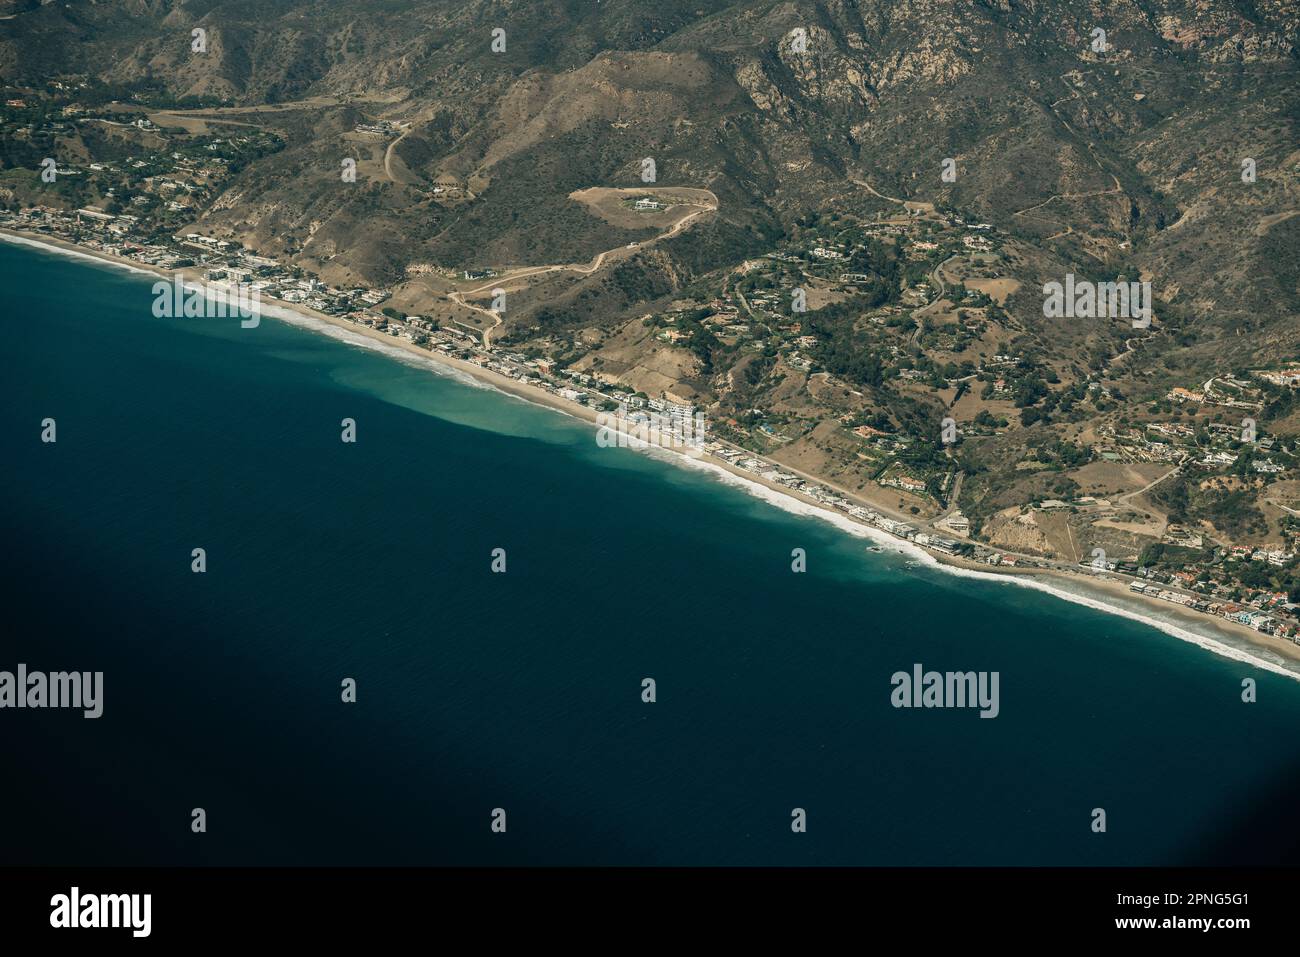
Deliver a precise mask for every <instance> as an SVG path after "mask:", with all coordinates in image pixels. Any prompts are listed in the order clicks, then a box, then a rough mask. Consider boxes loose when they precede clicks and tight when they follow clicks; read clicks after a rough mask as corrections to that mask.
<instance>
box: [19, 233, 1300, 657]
mask: <svg viewBox="0 0 1300 957" xmlns="http://www.w3.org/2000/svg"><path fill="white" fill-rule="evenodd" d="M0 237H8V238H9V239H10V240H11V241H16V242H18V243H19V244H21V245H33V246H38V247H43V248H45V249H47V250H53V251H58V252H61V253H66V254H69V255H73V256H76V257H79V258H86V259H92V260H98V261H100V262H104V263H110V264H112V265H115V266H118V267H122V268H127V269H130V270H132V271H134V272H137V273H152V274H154V275H157V276H160V277H162V278H166V279H171V278H172V276H173V275H174V274H175V272H177V271H179V272H181V273H182V275H183V276H184V277H185V278H186V279H187V280H190V281H193V282H196V283H198V282H202V270H201V269H199V268H197V267H189V268H184V269H181V270H164V269H161V268H158V267H155V266H150V265H147V264H144V263H139V262H136V261H135V260H132V259H127V258H124V257H121V256H117V255H114V254H111V253H105V252H101V251H99V250H95V249H89V248H86V247H83V246H78V245H76V244H75V243H71V242H68V241H66V240H62V239H59V238H57V237H53V236H48V235H45V234H43V233H30V232H21V231H17V230H11V229H0ZM260 312H261V314H262V315H263V316H266V317H270V318H274V319H280V320H282V321H288V322H292V323H293V324H295V325H300V326H303V327H304V328H311V327H313V326H318V324H324V325H325V326H328V327H330V328H329V329H320V328H319V327H318V329H317V331H321V332H325V333H327V334H335V335H337V334H336V333H334V332H333V330H343V331H346V332H347V333H349V334H350V337H352V336H355V337H358V338H356V339H354V340H353V341H354V342H355V343H357V344H359V345H364V344H365V341H366V340H370V341H372V342H373V343H375V345H376V347H377V346H378V345H380V344H382V345H383V346H385V347H387V348H388V349H394V348H396V349H400V350H401V351H402V352H404V353H407V354H409V355H410V356H412V357H415V358H419V359H421V360H424V361H426V362H432V363H435V364H437V365H439V366H443V367H445V368H449V369H454V370H457V371H459V372H461V373H463V374H465V375H466V376H469V377H471V378H472V379H474V380H476V381H477V382H479V383H481V384H483V385H486V386H490V387H492V388H494V389H497V390H498V391H500V392H504V393H506V394H509V395H512V396H515V397H517V398H520V399H523V400H526V401H528V402H532V403H534V404H536V405H541V406H545V407H547V408H550V409H553V410H555V411H557V412H562V413H564V414H565V415H569V416H572V417H574V418H578V419H582V420H584V421H587V422H590V423H592V424H593V425H595V424H596V422H597V413H596V410H594V409H591V408H589V407H587V406H585V405H582V404H580V403H577V402H571V401H569V400H567V399H562V398H560V397H559V396H555V395H552V394H551V393H550V392H549V391H547V390H546V389H543V388H539V387H537V386H532V385H527V384H524V383H521V382H518V381H517V380H515V379H512V378H510V377H509V376H505V375H501V374H500V373H497V372H494V371H492V370H491V369H486V368H484V367H482V366H479V365H477V364H476V363H473V362H466V361H464V360H462V359H458V358H455V357H452V356H448V355H444V354H443V353H440V352H437V351H435V350H430V349H425V348H422V347H420V346H417V345H415V344H414V343H413V342H410V341H409V340H407V339H405V338H401V337H396V336H390V335H386V334H385V333H382V332H379V331H377V330H375V329H372V328H369V327H366V326H362V325H359V324H357V323H353V322H349V321H347V320H345V319H341V318H339V317H336V316H330V315H326V314H324V313H320V312H317V311H315V310H313V309H310V308H307V307H305V306H303V305H301V304H298V303H294V304H287V303H279V302H275V301H270V302H264V303H263V304H262V306H261V308H260ZM350 337H346V338H350ZM341 338H344V337H341ZM649 451H650V453H651V454H654V455H656V456H664V457H665V460H667V461H674V462H677V463H680V464H683V465H687V466H690V467H693V468H696V469H706V470H708V471H711V472H713V473H714V474H715V475H718V476H719V477H725V479H726V480H728V481H729V483H730V484H736V485H739V486H741V487H744V488H745V489H746V490H747V491H749V492H750V493H751V494H758V496H759V497H761V498H763V499H764V500H766V501H769V502H771V503H772V504H774V505H777V506H778V507H782V508H784V509H786V510H787V511H792V512H796V513H799V514H805V515H811V516H815V517H818V518H822V519H824V520H827V521H831V522H833V523H834V524H836V525H837V526H838V527H840V528H843V529H845V530H846V531H848V532H850V533H851V534H854V535H856V536H859V537H864V538H870V539H872V540H873V541H875V542H878V543H880V544H882V545H886V546H887V547H889V548H891V549H895V550H898V551H900V552H904V553H907V554H909V555H910V556H911V557H913V558H914V559H916V560H918V561H921V562H924V563H925V564H927V565H932V566H935V567H938V568H942V569H944V570H946V571H948V572H950V573H954V574H959V575H962V576H965V577H976V578H980V579H983V580H986V581H1002V582H1004V583H1006V584H1009V585H1021V586H1028V587H1035V588H1037V589H1039V590H1042V591H1046V592H1049V593H1051V594H1053V595H1055V596H1057V597H1059V598H1062V599H1064V600H1066V601H1071V602H1075V603H1078V604H1084V605H1087V606H1089V607H1093V608H1096V609H1098V610H1102V611H1106V612H1108V613H1111V614H1115V615H1119V616H1121V617H1125V618H1130V619H1133V620H1138V621H1142V622H1144V623H1145V624H1148V625H1150V626H1152V627H1154V628H1157V629H1159V630H1160V631H1163V632H1165V633H1166V634H1170V635H1173V636H1174V637H1177V638H1180V639H1181V640H1184V641H1189V642H1191V643H1193V644H1196V645H1198V646H1200V647H1203V648H1205V649H1206V650H1208V651H1211V652H1214V653H1215V654H1219V655H1221V656H1224V657H1228V658H1232V659H1234V660H1239V661H1242V662H1245V663H1249V664H1252V665H1255V666H1257V667H1260V668H1264V669H1265V670H1268V671H1272V672H1275V673H1277V674H1282V675H1286V676H1288V677H1291V678H1294V679H1297V680H1300V645H1297V644H1296V643H1294V642H1292V641H1289V640H1287V639H1283V638H1277V637H1274V636H1272V635H1266V634H1263V633H1260V632H1257V631H1255V630H1254V629H1252V628H1249V627H1247V626H1245V625H1241V624H1238V623H1236V622H1229V621H1225V620H1224V619H1221V618H1215V617H1213V616H1210V615H1206V614H1202V613H1200V612H1196V611H1191V610H1188V609H1186V608H1183V607H1182V606H1180V605H1176V604H1174V603H1172V602H1166V601H1161V600H1159V599H1156V598H1152V597H1149V596H1146V595H1141V594H1138V593H1135V592H1132V591H1130V590H1129V588H1128V581H1127V579H1126V578H1123V579H1122V578H1120V577H1115V576H1111V575H1107V576H1097V577H1092V576H1086V577H1085V576H1084V575H1080V574H1072V573H1067V572H1063V571H1059V570H1056V569H1045V568H1017V569H1015V570H1011V569H1005V568H1000V567H998V566H990V565H986V564H984V563H982V562H976V561H971V560H969V559H964V558H960V557H956V556H950V555H943V554H938V553H935V552H932V551H929V550H927V549H924V548H922V547H920V546H918V545H915V544H914V543H911V542H908V541H906V540H904V539H899V538H897V537H895V536H893V535H890V534H889V533H888V532H885V531H884V530H882V529H878V528H876V527H874V526H871V525H867V524H865V523H863V522H859V521H857V520H856V519H854V518H852V517H850V516H848V515H846V514H844V513H842V512H839V511H837V510H834V509H830V508H827V507H826V506H824V505H822V504H821V503H819V502H817V501H816V500H815V499H813V498H811V497H809V496H806V495H803V494H801V493H799V492H797V491H795V490H793V489H790V488H787V487H785V486H782V485H779V484H777V483H775V482H771V481H769V480H767V479H764V478H763V477H762V476H759V475H756V474H754V473H752V472H747V471H745V470H743V469H739V468H737V467H735V466H733V465H731V464H730V463H729V462H726V461H725V460H722V459H718V458H716V457H714V456H711V455H708V454H706V453H704V452H703V451H702V450H698V449H690V448H672V447H667V448H657V447H656V448H653V449H651V450H649ZM773 464H774V466H775V467H778V468H783V469H784V468H785V467H784V466H780V465H776V463H773ZM840 493H841V494H842V495H843V496H844V497H845V498H849V499H851V500H853V501H854V502H855V504H861V505H863V506H864V507H868V508H871V509H873V510H875V511H878V512H881V513H883V514H886V515H888V516H889V517H894V518H897V519H898V520H900V521H907V520H908V517H907V516H903V515H891V514H890V513H889V511H888V510H887V509H884V508H882V507H881V506H880V505H878V504H874V503H870V502H867V501H865V500H860V499H858V498H856V497H855V496H852V495H851V494H849V493H847V492H843V491H842V490H840Z"/></svg>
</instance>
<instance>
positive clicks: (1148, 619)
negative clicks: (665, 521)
mask: <svg viewBox="0 0 1300 957" xmlns="http://www.w3.org/2000/svg"><path fill="white" fill-rule="evenodd" d="M655 451H660V450H655ZM655 457H656V458H662V459H663V460H664V461H674V460H675V461H676V462H677V463H678V464H682V465H686V466H687V467H689V468H694V469H698V470H701V471H705V472H708V473H710V474H711V475H713V476H715V477H716V478H718V479H719V480H720V481H722V482H724V483H726V484H727V485H731V486H733V487H736V488H739V489H742V490H744V491H745V492H747V493H749V494H750V495H752V496H754V497H755V498H759V499H762V500H763V501H765V502H768V503H769V504H772V505H775V506H776V507H777V508H780V509H782V510H783V511H786V512H790V513H791V514H793V515H801V516H807V517H810V518H818V519H821V520H823V521H826V522H829V523H830V524H832V525H834V526H835V527H836V528H838V529H841V530H842V531H846V532H848V533H849V534H850V535H853V536H855V537H857V538H867V539H871V540H872V541H874V542H877V543H880V544H883V545H888V546H890V547H891V548H892V549H894V550H895V551H897V552H899V553H900V554H903V555H907V556H909V557H910V558H912V559H915V560H919V561H921V562H923V563H924V564H925V565H926V567H927V568H932V569H934V570H936V571H939V572H942V573H944V574H946V575H955V576H956V577H958V578H974V579H978V580H980V581H986V582H995V583H998V584H1002V585H1013V586H1018V587H1021V588H1032V589H1034V590H1035V591H1041V592H1045V593H1047V594H1049V595H1051V596H1053V597H1054V598H1060V599H1062V600H1064V601H1068V602H1073V603H1074V604H1076V605H1084V606H1086V607H1088V608H1092V609H1095V610H1097V611H1103V612H1106V613H1108V614H1111V615H1118V616H1119V617H1121V618H1128V619H1130V620H1131V621H1136V622H1140V623H1142V624H1144V625H1148V626H1149V627H1152V628H1155V629H1157V630H1159V631H1161V632H1164V633H1165V634H1167V635H1171V636H1172V637H1174V638H1178V639H1179V640H1181V641H1186V642H1189V643H1190V644H1193V645H1196V646H1197V647H1198V648H1202V649H1204V650H1206V651H1210V652H1213V653H1214V654H1216V655H1219V656H1221V657H1223V658H1229V659H1231V660H1233V661H1239V662H1242V663H1243V664H1248V665H1251V666H1253V667H1256V668H1259V669H1261V670H1264V671H1271V672H1273V673H1274V674H1278V675H1283V676H1285V677H1287V678H1291V679H1293V680H1296V681H1300V672H1298V671H1296V670H1295V669H1294V667H1288V666H1287V664H1288V662H1287V661H1286V659H1284V658H1282V656H1280V655H1275V654H1274V653H1273V652H1270V651H1268V650H1267V649H1259V650H1258V651H1257V650H1255V649H1253V648H1250V649H1247V648H1239V647H1236V646H1234V645H1230V644H1226V643H1225V642H1223V641H1222V640H1220V639H1216V638H1212V637H1210V636H1208V635H1202V634H1199V633H1198V632H1195V631H1191V630H1189V629H1188V628H1186V627H1184V625H1183V624H1182V623H1178V622H1172V621H1167V620H1164V619H1162V618H1159V617H1155V616H1153V615H1150V614H1143V613H1141V612H1137V611H1134V610H1132V609H1129V608H1125V607H1123V606H1120V605H1116V604H1112V603H1111V602H1107V601H1103V600H1102V599H1100V598H1094V597H1092V596H1090V595H1080V594H1078V593H1077V592H1073V591H1070V590H1069V589H1067V588H1063V587H1061V586H1060V585H1058V584H1056V583H1053V582H1050V581H1044V580H1043V579H1041V578H1038V577H1035V576H1031V575H998V574H995V573H993V572H982V571H979V570H978V569H974V568H961V567H959V566H956V565H947V564H944V563H943V562H940V561H939V560H938V559H936V558H935V557H934V555H932V554H931V553H930V552H928V551H927V550H926V549H924V548H922V547H921V546H919V545H916V544H914V543H912V542H907V541H903V540H902V539H899V538H895V537H894V536H893V535H890V534H888V533H887V532H884V531H882V530H879V529H874V528H871V527H869V526H866V525H863V524H861V523H859V522H856V521H854V520H853V519H851V518H849V517H848V516H846V515H841V514H840V513H838V512H836V511H832V510H830V509H827V508H823V507H822V506H819V505H813V504H811V503H808V502H804V501H802V500H800V499H797V498H795V497H793V496H791V495H787V494H786V493H784V492H780V491H777V490H776V489H773V488H769V487H768V486H766V485H763V484H762V483H760V482H755V481H752V480H750V479H747V478H744V477H743V476H740V475H737V474H736V473H735V472H731V471H728V470H727V469H724V468H722V467H721V466H720V465H716V464H714V463H713V462H706V461H702V460H700V459H691V458H687V457H685V456H681V455H671V454H664V455H656V456H655Z"/></svg>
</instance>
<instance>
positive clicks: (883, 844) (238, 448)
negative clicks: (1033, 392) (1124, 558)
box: [0, 244, 1300, 864]
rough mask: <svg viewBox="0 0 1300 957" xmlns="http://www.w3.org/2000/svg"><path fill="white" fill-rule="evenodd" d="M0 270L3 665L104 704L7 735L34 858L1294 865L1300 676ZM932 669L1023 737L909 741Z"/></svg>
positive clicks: (500, 401) (51, 272)
mask: <svg viewBox="0 0 1300 957" xmlns="http://www.w3.org/2000/svg"><path fill="white" fill-rule="evenodd" d="M0 276H3V278H4V280H5V283H4V288H5V290H6V294H7V305H6V308H5V312H4V322H5V346H4V357H3V364H2V366H0V397H2V398H3V402H2V403H0V452H2V456H3V462H4V469H3V479H2V480H0V481H2V482H3V485H2V486H0V491H2V492H3V495H0V528H2V529H3V536H4V543H5V548H4V549H3V562H4V567H3V582H4V586H3V587H4V601H5V608H6V615H7V618H8V619H9V621H10V623H11V625H12V627H10V628H8V629H6V630H5V633H4V634H3V635H0V669H8V670H12V669H13V668H14V666H16V664H17V663H18V662H20V661H21V662H23V663H25V664H27V665H28V667H29V668H31V669H44V670H62V669H76V670H100V671H103V672H104V675H105V677H104V683H105V706H104V716H103V717H102V718H101V719H99V720H96V721H86V720H83V719H82V718H80V717H79V716H75V715H73V714H71V713H68V712H62V711H49V710H46V711H32V710H24V711H14V710H3V711H0V739H2V740H3V741H4V743H5V753H6V762H7V771H8V775H7V780H8V782H9V783H8V784H7V786H6V788H5V789H4V790H3V792H0V812H3V816H4V819H5V820H6V821H11V822H20V824H21V826H18V827H14V828H12V830H11V833H10V835H9V836H8V837H7V838H6V840H5V841H4V842H2V844H0V847H2V849H0V861H3V862H4V863H30V862H48V863H154V862H158V863H167V862H181V863H191V862H195V863H198V862H218V863H312V862H339V863H352V862H355V863H363V862H364V863H483V864H492V863H560V864H570V863H612V864H631V863H656V864H709V863H718V864H755V863H783V864H807V863H826V864H1068V863H1083V864H1112V863H1115V864H1165V863H1170V864H1173V863H1210V862H1245V861H1275V860H1295V859H1296V845H1295V841H1294V839H1291V838H1288V837H1287V832H1288V831H1289V830H1291V829H1290V828H1289V827H1288V818H1287V817H1286V816H1285V813H1286V810H1287V809H1288V808H1293V807H1294V806H1295V800H1296V798H1297V796H1300V744H1297V743H1296V736H1295V729H1296V728H1297V727H1300V683H1297V682H1295V681H1293V680H1291V679H1288V678H1284V677H1281V676H1278V675H1274V674H1271V673H1268V672H1264V671H1260V670H1257V669H1255V668H1252V667H1251V666H1249V665H1246V664H1242V663H1239V662H1235V661H1230V660H1226V659H1223V658H1220V657H1217V656H1215V655H1212V654H1209V653H1207V652H1205V651H1203V650H1201V649H1198V648H1196V647H1194V646H1192V645H1190V644H1187V643H1184V642H1181V641H1178V640H1176V639H1174V638H1171V637H1169V636H1167V635H1163V634H1161V633H1159V632H1157V631H1155V630H1154V629H1151V628H1149V627H1146V626H1144V625H1141V624H1139V623H1136V622H1132V621H1128V620H1125V619H1122V618H1118V617H1115V616H1111V615H1106V614H1104V613H1101V612H1096V611H1093V610H1091V609H1088V608H1084V607H1080V606H1078V605H1073V604H1069V603H1066V602H1063V601H1060V600H1058V599H1055V598H1053V597H1051V596H1049V595H1044V594H1040V593H1036V592H1033V591H1030V590H1027V589H1022V588H1015V587H1009V586H1006V585H999V584H990V583H986V582H982V581H975V580H970V579H963V578H957V577H954V576H950V575H947V574H944V573H942V572H939V571H935V570H930V569H915V568H908V567H907V566H906V565H905V564H904V562H903V560H902V559H901V558H900V557H899V556H897V555H892V554H873V553H869V552H867V551H866V549H865V547H864V543H863V542H862V541H861V540H858V539H854V538H852V537H850V536H848V535H846V534H844V533H843V532H841V531H839V530H837V529H835V528H834V527H832V526H830V525H828V524H826V523H824V522H821V521H818V520H815V519H811V518H805V517H800V516H796V515H791V514H787V513H785V512H782V511H780V510H778V509H775V508H773V507H771V506H770V505H767V504H765V503H763V502H761V501H758V500H756V499H754V498H752V497H750V496H748V495H746V494H745V493H744V492H742V491H740V490H738V489H736V488H733V487H729V486H727V485H724V484H722V483H721V482H719V481H717V480H716V479H714V478H712V477H711V476H709V475H707V474H700V473H696V472H692V471H688V470H685V469H682V468H679V467H676V466H673V465H671V464H668V463H664V462H660V461H656V460H654V459H651V458H649V457H647V456H645V455H641V454H638V453H635V452H632V451H628V450H620V449H602V448H599V447H598V446H597V445H596V443H595V441H594V434H593V429H592V428H591V427H589V426H586V425H583V424H582V423H579V422H577V421H576V420H572V419H569V418H566V417H564V416H562V415H559V414H557V413H554V412H551V411H549V410H546V409H542V408H538V407H535V406H530V405H528V404H526V403H523V402H520V401H518V400H515V399H512V398H509V397H506V396H503V395H500V394H498V393H494V392H491V391H488V390H484V389H479V388H474V387H470V386H467V385H465V384H464V383H461V382H458V381H456V380H454V379H452V378H448V377H440V376H438V375H434V374H431V373H430V372H429V371H427V370H424V369H421V368H416V367H413V366H411V365H408V364H403V363H401V362H397V361H394V360H393V359H391V358H389V357H386V356H383V355H378V354H375V353H374V352H372V351H368V350H365V349H361V348H358V347H355V346H352V345H348V344H346V343H342V342H338V341H335V340H332V339H330V338H328V337H325V336H321V335H317V334H315V333H312V332H309V331H305V330H303V329H300V328H295V327H292V326H289V325H287V324H284V323H281V322H278V321H273V320H269V319H268V320H264V321H263V322H262V323H261V325H260V326H259V327H257V328H256V329H240V328H239V326H238V323H237V322H235V321H222V320H160V319H155V318H153V317H152V316H151V314H150V310H149V306H150V303H151V301H152V297H151V294H150V290H149V287H150V284H151V280H148V279H145V278H143V277H140V276H133V275H128V274H125V273H122V272H119V271H116V270H113V269H111V268H108V267H104V266H98V265H92V264H87V263H82V262H76V261H72V260H69V259H67V258H64V257H59V256H56V255H52V254H47V253H42V252H38V251H34V250H30V249H24V248H17V247H12V246H9V245H7V244H0ZM47 416H48V417H53V418H55V419H56V421H57V428H58V442H57V443H56V444H54V445H45V444H42V443H41V442H40V441H39V436H40V422H41V420H42V419H44V418H46V417H47ZM344 417H351V418H354V419H355V420H356V422H357V427H358V441H357V443H356V444H355V445H347V444H344V443H342V442H341V441H340V440H339V431H340V429H339V423H340V420H341V419H343V418H344ZM196 546H202V547H204V548H206V550H207V554H208V571H207V573H206V574H204V575H195V574H192V573H191V572H190V551H191V549H192V548H194V547H196ZM796 547H799V548H804V549H806V551H807V554H808V571H807V573H806V574H802V575H795V574H792V573H791V571H790V553H791V549H793V548H796ZM495 548H504V549H505V550H506V555H507V572H506V573H505V574H493V573H492V572H491V570H490V561H491V552H492V550H493V549H495ZM917 662H920V663H922V664H923V665H924V666H925V667H926V668H935V669H939V670H962V671H965V670H976V671H981V670H984V671H997V672H998V673H999V675H1000V714H999V715H998V717H997V718H996V719H993V720H982V719H980V718H979V717H978V715H977V713H976V712H975V711H973V710H962V709H929V710H927V709H911V710H908V709H896V708H893V707H891V705H890V693H891V691H892V687H891V684H890V676H891V675H892V674H893V673H894V672H896V671H900V670H906V671H910V670H911V668H912V665H913V664H914V663H917ZM345 677H352V678H355V679H356V681H357V683H358V701H357V703H356V704H353V705H345V704H343V703H341V702H340V700H339V686H340V681H341V680H342V679H343V678H345ZM645 677H653V678H654V679H655V680H656V682H657V692H658V700H657V701H656V702H655V703H654V704H645V703H643V702H642V701H641V696H640V695H641V681H642V679H643V678H645ZM1246 677H1250V678H1254V679H1255V680H1257V682H1258V688H1259V701H1258V703H1255V704H1244V703H1242V701H1241V699H1240V689H1241V681H1242V679H1243V678H1246ZM194 807H203V808H204V809H205V810H206V811H207V813H208V821H209V830H208V833H206V834H204V835H194V834H192V833H191V832H190V828H189V823H190V810H191V808H194ZM497 807H501V808H505V809H506V812H507V820H508V829H507V832H506V834H504V835H500V834H493V833H492V832H491V831H490V828H489V823H490V815H491V811H492V809H493V808H497ZM796 807H799V808H804V809H806V811H807V816H808V831H807V833H805V834H795V833H792V831H791V828H790V820H791V810H792V809H793V808H796ZM1096 807H1101V808H1105V809H1106V812H1107V823H1108V828H1107V832H1106V833H1105V834H1094V833H1092V831H1091V829H1090V826H1089V825H1090V821H1091V817H1090V812H1091V810H1092V809H1093V808H1096Z"/></svg>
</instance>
